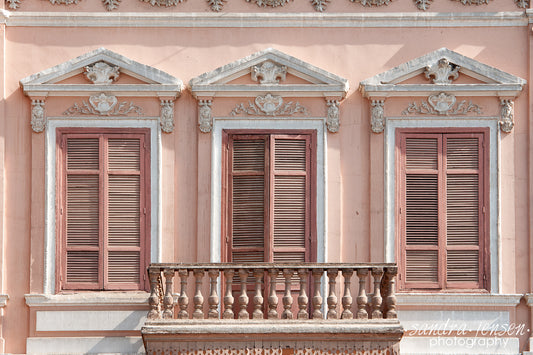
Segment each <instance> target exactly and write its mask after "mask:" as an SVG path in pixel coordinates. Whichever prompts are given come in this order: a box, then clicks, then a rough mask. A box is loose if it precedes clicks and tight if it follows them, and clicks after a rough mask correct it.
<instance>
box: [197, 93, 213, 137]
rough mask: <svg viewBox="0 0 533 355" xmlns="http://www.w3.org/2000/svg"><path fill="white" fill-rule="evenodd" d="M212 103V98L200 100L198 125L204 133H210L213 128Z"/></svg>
mask: <svg viewBox="0 0 533 355" xmlns="http://www.w3.org/2000/svg"><path fill="white" fill-rule="evenodd" d="M212 103H213V101H211V100H199V101H198V125H199V126H200V131H202V132H203V133H209V132H211V130H212V129H213V115H212V112H211V104H212Z"/></svg>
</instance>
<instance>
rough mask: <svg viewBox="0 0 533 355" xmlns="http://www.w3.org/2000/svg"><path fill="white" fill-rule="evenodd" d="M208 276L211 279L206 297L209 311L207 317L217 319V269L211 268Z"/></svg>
mask: <svg viewBox="0 0 533 355" xmlns="http://www.w3.org/2000/svg"><path fill="white" fill-rule="evenodd" d="M208 274H209V278H210V279H211V282H210V283H211V288H210V294H209V297H208V298H207V302H208V303H209V312H208V314H207V318H212V319H218V303H219V300H218V294H217V288H218V287H217V279H218V275H219V271H218V270H217V269H211V270H209V272H208Z"/></svg>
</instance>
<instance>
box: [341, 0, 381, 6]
mask: <svg viewBox="0 0 533 355" xmlns="http://www.w3.org/2000/svg"><path fill="white" fill-rule="evenodd" d="M350 1H351V2H358V3H360V4H361V5H363V6H367V7H372V6H387V5H389V4H390V2H391V0H350Z"/></svg>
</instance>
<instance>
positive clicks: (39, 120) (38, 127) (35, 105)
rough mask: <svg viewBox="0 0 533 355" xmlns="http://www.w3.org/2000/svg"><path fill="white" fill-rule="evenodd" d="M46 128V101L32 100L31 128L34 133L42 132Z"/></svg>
mask: <svg viewBox="0 0 533 355" xmlns="http://www.w3.org/2000/svg"><path fill="white" fill-rule="evenodd" d="M45 127H46V116H45V112H44V100H31V128H32V129H33V131H34V132H42V131H44V129H45Z"/></svg>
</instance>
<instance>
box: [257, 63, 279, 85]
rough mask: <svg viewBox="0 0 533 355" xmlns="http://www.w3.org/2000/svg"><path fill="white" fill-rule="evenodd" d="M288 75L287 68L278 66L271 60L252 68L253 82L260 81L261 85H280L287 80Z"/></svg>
mask: <svg viewBox="0 0 533 355" xmlns="http://www.w3.org/2000/svg"><path fill="white" fill-rule="evenodd" d="M286 75H287V66H285V65H278V64H276V63H274V62H273V61H271V60H267V61H264V62H263V63H261V64H260V65H254V66H253V67H252V80H253V81H259V83H260V84H279V81H280V80H285V78H286Z"/></svg>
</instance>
